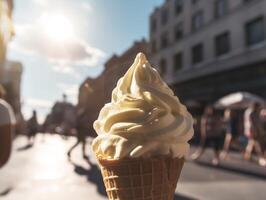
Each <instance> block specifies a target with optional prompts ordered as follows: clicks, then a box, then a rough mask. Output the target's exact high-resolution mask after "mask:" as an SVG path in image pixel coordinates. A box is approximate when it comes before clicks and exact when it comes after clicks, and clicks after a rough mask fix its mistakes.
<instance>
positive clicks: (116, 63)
mask: <svg viewBox="0 0 266 200" xmlns="http://www.w3.org/2000/svg"><path fill="white" fill-rule="evenodd" d="M138 52H143V53H145V54H147V53H148V43H147V42H146V41H145V40H144V39H143V40H141V41H136V42H135V43H134V44H133V45H132V46H131V47H130V48H129V49H127V50H126V51H125V52H124V53H123V54H122V55H116V54H115V55H113V56H112V57H111V58H110V59H108V60H107V61H106V63H105V65H104V67H105V68H104V70H103V72H102V74H101V75H100V76H98V77H97V78H95V79H92V78H87V79H86V80H85V81H84V82H83V83H82V84H81V86H80V89H79V100H78V108H77V109H78V112H84V113H85V114H84V128H86V129H87V130H88V134H91V135H94V130H93V127H92V124H93V122H94V121H95V120H96V119H97V117H98V115H99V111H100V109H101V108H102V107H103V106H104V104H105V103H108V102H110V101H111V93H112V90H113V89H114V88H115V86H116V83H117V81H118V79H119V78H120V77H121V76H123V75H124V74H125V73H126V71H127V70H128V68H129V67H130V66H131V64H132V63H133V61H134V59H135V56H136V55H137V53H138Z"/></svg>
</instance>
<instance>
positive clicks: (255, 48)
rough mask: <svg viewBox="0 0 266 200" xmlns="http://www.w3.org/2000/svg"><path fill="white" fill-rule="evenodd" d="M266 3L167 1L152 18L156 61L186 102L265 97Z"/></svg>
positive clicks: (247, 0)
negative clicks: (243, 94)
mask: <svg viewBox="0 0 266 200" xmlns="http://www.w3.org/2000/svg"><path fill="white" fill-rule="evenodd" d="M265 35H266V1H265V0H234V1H231V0H166V1H165V2H164V3H163V5H161V6H160V7H158V8H156V9H155V10H154V12H153V13H152V14H151V15H150V46H149V50H150V53H151V58H152V62H153V64H155V66H160V68H159V71H160V72H161V74H162V76H163V78H164V79H165V80H166V81H167V82H168V83H169V84H170V85H171V86H172V88H173V89H174V90H175V92H176V93H177V95H178V96H179V97H180V98H181V100H183V102H192V101H194V103H195V102H196V103H199V104H200V105H205V104H208V103H212V102H214V101H215V100H216V99H218V98H220V97H221V96H224V95H226V94H228V93H232V92H236V91H248V92H251V93H255V94H257V95H260V96H263V97H264V98H266V40H265V38H266V37H265Z"/></svg>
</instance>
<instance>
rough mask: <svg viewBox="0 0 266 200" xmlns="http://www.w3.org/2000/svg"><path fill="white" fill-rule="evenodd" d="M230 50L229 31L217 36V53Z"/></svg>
mask: <svg viewBox="0 0 266 200" xmlns="http://www.w3.org/2000/svg"><path fill="white" fill-rule="evenodd" d="M229 51H230V34H229V32H225V33H222V34H220V35H217V36H216V37H215V54H216V56H221V55H224V54H226V53H228V52H229Z"/></svg>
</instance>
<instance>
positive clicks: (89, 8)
mask: <svg viewBox="0 0 266 200" xmlns="http://www.w3.org/2000/svg"><path fill="white" fill-rule="evenodd" d="M81 7H82V8H84V10H86V11H89V12H91V11H92V10H93V9H92V6H91V4H89V2H82V3H81Z"/></svg>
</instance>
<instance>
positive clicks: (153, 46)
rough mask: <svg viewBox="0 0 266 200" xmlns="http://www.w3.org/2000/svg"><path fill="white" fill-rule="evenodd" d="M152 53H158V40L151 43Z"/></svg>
mask: <svg viewBox="0 0 266 200" xmlns="http://www.w3.org/2000/svg"><path fill="white" fill-rule="evenodd" d="M151 52H152V53H156V52H157V44H156V40H153V41H152V42H151Z"/></svg>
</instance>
